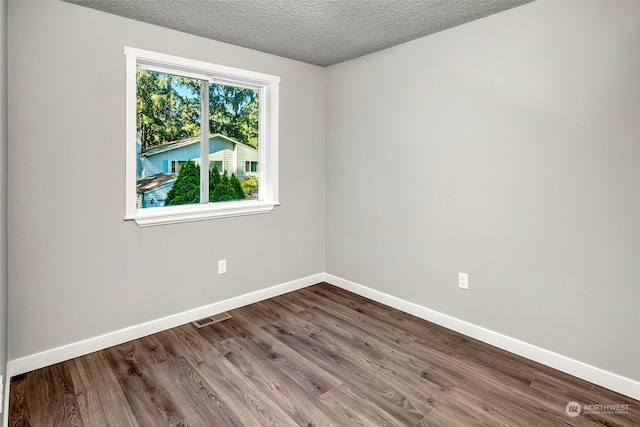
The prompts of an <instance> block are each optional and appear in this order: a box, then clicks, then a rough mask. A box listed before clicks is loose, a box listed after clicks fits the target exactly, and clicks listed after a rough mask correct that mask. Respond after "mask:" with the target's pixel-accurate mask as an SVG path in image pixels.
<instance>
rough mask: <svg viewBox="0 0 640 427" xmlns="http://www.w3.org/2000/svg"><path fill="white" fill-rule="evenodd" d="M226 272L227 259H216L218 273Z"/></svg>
mask: <svg viewBox="0 0 640 427" xmlns="http://www.w3.org/2000/svg"><path fill="white" fill-rule="evenodd" d="M226 272H227V260H226V259H221V260H220V261H218V274H225V273H226Z"/></svg>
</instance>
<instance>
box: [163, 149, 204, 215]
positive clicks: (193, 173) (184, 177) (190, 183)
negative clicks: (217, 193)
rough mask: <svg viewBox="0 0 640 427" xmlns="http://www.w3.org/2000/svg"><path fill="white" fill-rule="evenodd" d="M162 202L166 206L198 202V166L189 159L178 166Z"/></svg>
mask: <svg viewBox="0 0 640 427" xmlns="http://www.w3.org/2000/svg"><path fill="white" fill-rule="evenodd" d="M164 203H165V205H168V206H172V205H185V204H189V203H200V166H198V165H196V164H195V163H194V162H192V161H191V160H189V161H188V162H187V163H185V164H184V165H183V166H182V168H180V173H178V177H177V178H176V182H175V183H174V184H173V188H171V190H169V193H167V198H166V199H165V202H164Z"/></svg>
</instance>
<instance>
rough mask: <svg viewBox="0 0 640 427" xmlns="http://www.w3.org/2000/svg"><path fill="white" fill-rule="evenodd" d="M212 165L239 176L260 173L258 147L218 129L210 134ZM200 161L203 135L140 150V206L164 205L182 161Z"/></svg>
mask: <svg viewBox="0 0 640 427" xmlns="http://www.w3.org/2000/svg"><path fill="white" fill-rule="evenodd" d="M209 153H210V154H209V169H213V167H214V166H217V167H218V170H219V171H220V173H223V172H224V171H227V174H228V175H229V176H231V174H235V175H236V177H238V178H244V177H246V176H256V175H258V150H256V149H255V148H253V147H250V146H248V145H245V144H243V143H241V142H238V141H236V140H235V139H233V138H229V137H228V136H225V135H222V134H219V133H216V134H213V135H211V136H210V138H209ZM189 160H191V161H194V162H195V163H196V164H200V137H197V136H196V137H192V138H186V139H181V140H179V141H172V142H167V143H165V144H162V145H156V146H155V147H151V148H148V149H146V150H140V151H139V157H138V167H137V179H138V182H137V186H136V191H137V193H138V199H137V202H136V207H138V208H148V207H156V206H164V200H165V199H166V197H167V193H168V192H169V190H171V188H173V184H174V182H175V181H176V178H177V176H178V173H180V168H181V167H182V165H184V164H185V163H187V162H188V161H189Z"/></svg>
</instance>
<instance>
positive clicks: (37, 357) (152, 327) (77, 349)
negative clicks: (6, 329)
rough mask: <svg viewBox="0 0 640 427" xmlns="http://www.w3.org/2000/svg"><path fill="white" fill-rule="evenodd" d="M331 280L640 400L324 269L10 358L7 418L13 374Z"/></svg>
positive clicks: (551, 356)
mask: <svg viewBox="0 0 640 427" xmlns="http://www.w3.org/2000/svg"><path fill="white" fill-rule="evenodd" d="M322 281H324V282H327V283H330V284H332V285H334V286H337V287H340V288H342V289H346V290H348V291H351V292H353V293H356V294H358V295H361V296H363V297H366V298H369V299H372V300H374V301H377V302H379V303H381V304H385V305H388V306H390V307H393V308H396V309H398V310H401V311H404V312H406V313H409V314H412V315H414V316H417V317H419V318H421V319H425V320H428V321H430V322H433V323H435V324H437V325H440V326H444V327H445V328H448V329H451V330H453V331H456V332H459V333H461V334H464V335H466V336H469V337H471V338H475V339H477V340H479V341H482V342H485V343H487V344H491V345H493V346H495V347H498V348H501V349H503V350H506V351H509V352H511V353H515V354H517V355H519V356H522V357H526V358H527V359H530V360H533V361H535V362H538V363H541V364H543V365H546V366H549V367H552V368H554V369H557V370H559V371H562V372H566V373H568V374H570V375H573V376H576V377H578V378H582V379H584V380H586V381H589V382H592V383H594V384H597V385H600V386H602V387H605V388H608V389H610V390H613V391H615V392H618V393H621V394H624V395H625V396H629V397H631V398H633V399H636V400H640V382H638V381H634V380H632V379H629V378H625V377H623V376H620V375H617V374H614V373H611V372H607V371H605V370H603V369H600V368H596V367H594V366H591V365H587V364H586V363H583V362H580V361H577V360H574V359H571V358H568V357H566V356H562V355H560V354H557V353H554V352H552V351H549V350H545V349H543V348H540V347H537V346H535V345H532V344H528V343H526V342H523V341H520V340H517V339H515V338H511V337H508V336H506V335H502V334H500V333H497V332H494V331H491V330H489V329H486V328H483V327H480V326H477V325H474V324H472V323H469V322H465V321H463V320H460V319H456V318H455V317H451V316H448V315H446V314H443V313H439V312H437V311H434V310H431V309H429V308H426V307H423V306H420V305H417V304H414V303H412V302H409V301H406V300H403V299H400V298H397V297H394V296H391V295H388V294H385V293H383V292H380V291H376V290H374V289H371V288H368V287H366V286H363V285H360V284H358V283H355V282H351V281H349V280H346V279H343V278H341V277H338V276H334V275H332V274H328V273H319V274H314V275H312V276H308V277H304V278H302V279H298V280H293V281H291V282H287V283H282V284H280V285H276V286H272V287H270V288H267V289H262V290H259V291H255V292H251V293H248V294H245V295H240V296H238V297H234V298H230V299H227V300H224V301H220V302H216V303H213V304H209V305H206V306H203V307H199V308H195V309H193V310H188V311H185V312H182V313H177V314H174V315H171V316H167V317H164V318H161V319H157V320H152V321H150V322H146V323H142V324H140V325H136V326H131V327H128V328H124V329H121V330H118V331H114V332H110V333H108V334H104V335H100V336H97V337H94V338H89V339H86V340H83V341H79V342H75V343H71V344H67V345H64V346H61V347H57V348H53V349H50V350H46V351H43V352H41V353H36V354H32V355H29V356H25V357H21V358H19V359H13V360H10V361H9V362H8V364H7V378H6V380H5V381H6V384H7V386H6V387H5V393H6V394H5V402H3V403H4V408H5V414H4V415H5V421H6V420H7V417H8V414H7V412H6V411H7V409H8V408H7V402H8V393H9V381H10V378H11V377H12V376H15V375H19V374H22V373H25V372H29V371H32V370H34V369H39V368H43V367H45V366H50V365H53V364H55V363H59V362H63V361H65V360H69V359H73V358H74V357H78V356H82V355H85V354H89V353H92V352H94V351H98V350H103V349H105V348H108V347H111V346H114V345H118V344H122V343H124V342H127V341H131V340H134V339H137V338H141V337H144V336H147V335H150V334H154V333H157V332H160V331H163V330H165V329H169V328H173V327H176V326H180V325H183V324H185V323H189V322H192V321H194V320H198V319H201V318H203V317H206V316H210V315H211V314H215V313H222V312H224V311H229V310H233V309H236V308H240V307H243V306H245V305H247V304H252V303H254V302H258V301H263V300H265V299H268V298H272V297H275V296H278V295H282V294H285V293H287V292H291V291H295V290H297V289H302V288H305V287H307V286H311V285H314V284H316V283H319V282H322Z"/></svg>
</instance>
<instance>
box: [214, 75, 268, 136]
mask: <svg viewBox="0 0 640 427" xmlns="http://www.w3.org/2000/svg"><path fill="white" fill-rule="evenodd" d="M209 132H211V133H221V134H223V135H226V136H228V137H230V138H233V139H235V140H237V141H239V142H242V143H244V144H247V145H249V146H251V147H253V148H258V92H257V91H255V90H253V89H243V88H239V87H235V86H227V85H221V84H215V83H214V84H211V85H210V86H209Z"/></svg>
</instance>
